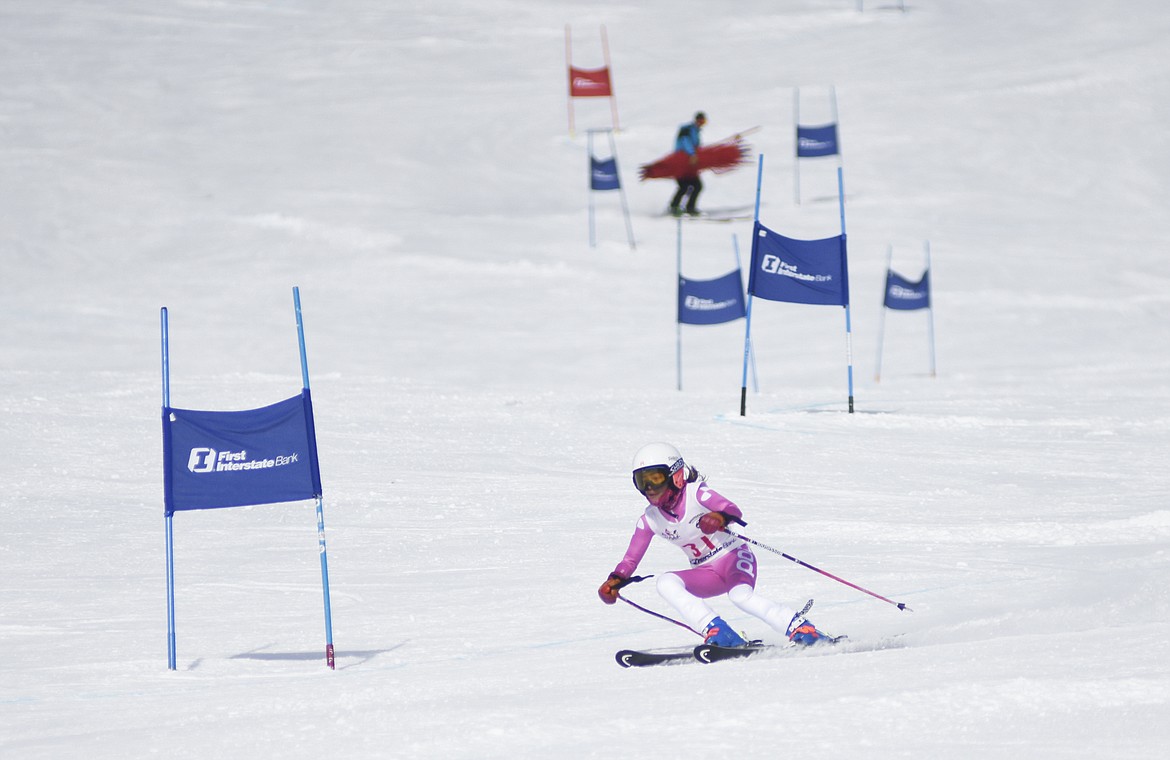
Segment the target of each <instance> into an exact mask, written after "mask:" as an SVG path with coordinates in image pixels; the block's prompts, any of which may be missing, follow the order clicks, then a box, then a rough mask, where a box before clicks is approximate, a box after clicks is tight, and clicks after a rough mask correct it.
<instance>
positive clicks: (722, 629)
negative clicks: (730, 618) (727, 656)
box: [704, 617, 747, 647]
mask: <svg viewBox="0 0 1170 760" xmlns="http://www.w3.org/2000/svg"><path fill="white" fill-rule="evenodd" d="M704 638H705V639H706V641H707V643H708V644H713V645H715V646H719V647H742V646H744V645H746V644H747V642H746V641H744V639H743V637H742V636H740V635H739V634H738V633H736V632H735V629H734V628H732V627H731V626H730V625H728V624H727V623H726V622H724V620H723V618H721V617H716V618H715V619H714V620H712V621H711V622H710V623H708V624H707V631H706V633H704Z"/></svg>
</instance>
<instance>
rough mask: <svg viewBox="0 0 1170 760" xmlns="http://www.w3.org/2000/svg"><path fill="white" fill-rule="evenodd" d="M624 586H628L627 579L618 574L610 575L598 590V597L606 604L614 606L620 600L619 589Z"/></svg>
mask: <svg viewBox="0 0 1170 760" xmlns="http://www.w3.org/2000/svg"><path fill="white" fill-rule="evenodd" d="M624 585H626V579H625V578H623V577H621V576H620V575H618V574H617V573H610V574H609V577H608V578H606V580H605V583H603V584H601V588H599V589H597V595H598V596H600V597H601V601H603V602H605V603H606V604H613V603H614V602H616V601H617V600H618V589H619V588H621V587H622V586H624Z"/></svg>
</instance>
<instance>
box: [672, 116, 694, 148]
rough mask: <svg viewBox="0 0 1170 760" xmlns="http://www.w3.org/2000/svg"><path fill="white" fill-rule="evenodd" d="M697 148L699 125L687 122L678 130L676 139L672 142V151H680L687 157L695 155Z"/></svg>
mask: <svg viewBox="0 0 1170 760" xmlns="http://www.w3.org/2000/svg"><path fill="white" fill-rule="evenodd" d="M698 147H699V125H698V124H696V123H695V122H693V121H692V122H688V123H686V124H683V125H682V126H681V127H679V128H678V137H676V138H675V140H674V149H675V150H681V151H682V152H684V153H686V154H687V155H688V156H693V155H695V150H696V149H697V148H698Z"/></svg>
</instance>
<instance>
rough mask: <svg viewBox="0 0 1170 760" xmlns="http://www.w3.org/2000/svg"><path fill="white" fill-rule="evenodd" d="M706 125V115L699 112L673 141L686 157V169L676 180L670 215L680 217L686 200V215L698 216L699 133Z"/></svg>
mask: <svg viewBox="0 0 1170 760" xmlns="http://www.w3.org/2000/svg"><path fill="white" fill-rule="evenodd" d="M706 123H707V114H705V113H703V112H702V111H699V112H698V113H696V114H695V118H694V119H693V120H692V121H689V122H687V123H686V124H683V125H682V126H680V127H679V128H678V135H677V136H676V137H675V140H674V149H675V150H676V151H680V150H681V151H682V152H683V153H685V154H686V155H687V169H686V170H685V171H684V173H683V174H682V175H681V176H679V177H678V179H677V180H676V181H677V182H678V190H677V191H675V194H674V197H673V198H671V199H670V213H671V214H672V215H674V216H682V214H683V209H682V202H683V199H684V198H686V200H687V206H686V213H687V214H690V215H691V216H698V215H699V209H698V206H697V205H696V204H697V203H698V201H699V193H701V192H703V181H702V180H700V179H699V145H700V144H701V143H702V139H701V136H700V132H701V130H702V129H703V126H704V125H705V124H706Z"/></svg>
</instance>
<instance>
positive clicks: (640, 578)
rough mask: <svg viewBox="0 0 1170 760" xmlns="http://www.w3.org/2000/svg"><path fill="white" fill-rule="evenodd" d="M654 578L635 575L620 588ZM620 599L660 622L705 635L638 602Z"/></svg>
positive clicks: (619, 595)
mask: <svg viewBox="0 0 1170 760" xmlns="http://www.w3.org/2000/svg"><path fill="white" fill-rule="evenodd" d="M653 577H654V576H653V575H635V576H634V577H632V578H627V579H626V581H625V583H623V584H622V585H621V586H618V588H619V589H621V588H623V587H625V586H628V585H629V584H631V583H638V582H639V581H644V580H647V579H648V578H653ZM618 599H621V600H622V601H623V602H625V603H626V604H628V605H630V606H631V607H633V608H634V609H636V610H641V611H642V612H645V613H646V614H647V615H653V616H654V617H656V618H658V619H659V620H665V621H666V622H668V623H674V624H675V625H677V626H678V627H680V628H686V629H687V630H688V631H690V632H691V633H693V634H695V635H696V636H702V635H703V634H701V633H699V632H698V631H696V630H695V629H694V628H691V627H690V626H689V625H687V624H686V623H683V622H681V621H679V620H675V619H674V618H672V617H667V616H666V615H663V614H661V613H658V612H655V611H654V610H648V609H646V608H645V607H643V606H642V605H640V604H638V603H637V602H631V601H630V600H629V599H626V598H625V597H624V596H622V595H621V594H618Z"/></svg>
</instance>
